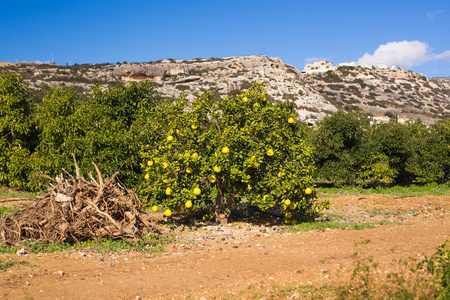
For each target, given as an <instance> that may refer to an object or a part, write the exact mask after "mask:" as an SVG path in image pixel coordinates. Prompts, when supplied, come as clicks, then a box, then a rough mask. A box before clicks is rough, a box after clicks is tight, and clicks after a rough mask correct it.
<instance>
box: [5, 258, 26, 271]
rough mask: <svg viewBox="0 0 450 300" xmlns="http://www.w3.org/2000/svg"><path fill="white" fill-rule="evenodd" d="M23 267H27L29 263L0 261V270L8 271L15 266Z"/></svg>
mask: <svg viewBox="0 0 450 300" xmlns="http://www.w3.org/2000/svg"><path fill="white" fill-rule="evenodd" d="M17 264H19V265H23V266H29V265H30V262H28V261H2V260H0V270H6V269H9V268H11V267H13V266H15V265H17Z"/></svg>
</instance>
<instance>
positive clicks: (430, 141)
mask: <svg viewBox="0 0 450 300" xmlns="http://www.w3.org/2000/svg"><path fill="white" fill-rule="evenodd" d="M416 134H417V139H416V140H417V144H418V146H417V151H415V152H414V153H413V155H412V157H411V159H410V161H409V163H408V170H409V171H410V172H411V173H412V174H414V176H415V179H416V180H417V181H420V182H433V181H435V182H444V181H448V180H450V120H446V121H445V122H444V123H436V124H433V125H431V126H430V128H429V129H424V130H422V131H421V132H419V133H416Z"/></svg>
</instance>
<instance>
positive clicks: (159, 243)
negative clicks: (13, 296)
mask: <svg viewBox="0 0 450 300" xmlns="http://www.w3.org/2000/svg"><path fill="white" fill-rule="evenodd" d="M172 240H173V239H171V238H164V237H159V236H156V235H148V236H144V237H142V238H141V239H139V240H138V241H134V242H127V241H124V240H113V239H100V240H87V241H83V242H80V243H76V244H69V243H58V244H57V243H49V242H38V241H34V242H32V241H25V242H24V244H23V246H24V247H25V248H27V249H28V251H29V252H30V253H34V254H38V253H53V252H61V251H70V250H75V249H76V250H86V251H93V252H97V253H111V252H113V253H114V252H119V251H122V250H134V251H140V252H163V251H164V245H166V244H167V243H169V242H171V241H172ZM19 249H20V248H19V247H8V246H4V245H0V253H10V254H13V253H16V252H17V251H18V250H19Z"/></svg>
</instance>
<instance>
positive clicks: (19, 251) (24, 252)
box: [16, 248, 28, 255]
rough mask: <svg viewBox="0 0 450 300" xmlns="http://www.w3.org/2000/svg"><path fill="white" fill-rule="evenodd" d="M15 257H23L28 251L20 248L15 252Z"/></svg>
mask: <svg viewBox="0 0 450 300" xmlns="http://www.w3.org/2000/svg"><path fill="white" fill-rule="evenodd" d="M16 254H17V255H25V254H28V251H27V250H26V249H25V248H21V249H20V250H18V251H17V252H16Z"/></svg>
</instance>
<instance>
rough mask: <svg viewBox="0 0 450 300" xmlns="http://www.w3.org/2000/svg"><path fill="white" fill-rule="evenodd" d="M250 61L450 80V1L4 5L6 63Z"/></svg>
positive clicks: (0, 24) (0, 19)
mask: <svg viewBox="0 0 450 300" xmlns="http://www.w3.org/2000/svg"><path fill="white" fill-rule="evenodd" d="M376 51H377V52H376ZM366 53H367V54H366ZM250 54H254V55H259V54H264V55H266V56H275V57H280V58H281V59H282V60H283V61H284V62H286V63H288V64H292V65H294V66H296V67H297V68H298V69H303V67H304V65H305V63H307V62H310V61H314V60H315V59H327V60H329V61H332V62H333V63H334V64H338V63H340V62H349V61H358V60H360V62H370V63H386V64H389V65H391V64H393V65H397V66H401V67H404V68H406V69H409V70H413V71H415V72H421V73H424V74H425V75H427V76H428V77H435V76H450V1H448V0H442V1H438V0H437V1H433V0H430V1H416V0H390V1H384V0H379V1H371V0H359V1H344V0H341V1H337V0H330V1H299V0H297V1H294V0H278V1H275V0H273V1H266V0H259V1H253V0H240V1H235V0H229V1H221V0H215V1H213V0H211V1H206V0H202V1H200V0H199V1H196V0H190V1H188V0H185V1H181V0H166V1H141V0H135V1H123V0H122V1H115V0H108V1H103V0H101V1H95V0H90V1H84V0H72V1H69V0H67V1H21V0H10V1H6V0H0V61H9V62H16V61H18V62H22V61H37V62H48V61H51V60H52V58H53V60H54V62H56V63H57V64H61V65H65V64H66V63H70V64H74V63H78V64H82V63H105V62H110V63H116V62H123V61H127V62H146V61H155V60H159V59H166V58H174V59H192V58H197V57H201V58H210V57H228V56H236V55H250ZM365 54H366V55H365ZM363 57H364V58H363ZM361 59H362V60H361Z"/></svg>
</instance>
